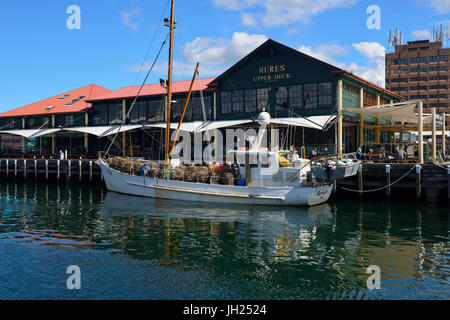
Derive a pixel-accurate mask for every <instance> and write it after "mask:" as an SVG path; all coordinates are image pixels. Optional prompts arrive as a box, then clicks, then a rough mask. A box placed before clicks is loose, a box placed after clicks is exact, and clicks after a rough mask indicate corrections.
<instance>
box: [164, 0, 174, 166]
mask: <svg viewBox="0 0 450 320" xmlns="http://www.w3.org/2000/svg"><path fill="white" fill-rule="evenodd" d="M174 7H175V0H172V5H171V9H170V20H169V21H168V23H169V28H170V31H169V33H170V39H169V70H168V72H169V76H168V80H167V81H168V84H167V112H166V115H167V127H166V164H167V165H169V163H170V158H169V148H170V106H171V104H172V63H173V61H172V57H173V29H174V24H175V21H174V13H173V11H174Z"/></svg>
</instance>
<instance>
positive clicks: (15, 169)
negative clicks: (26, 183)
mask: <svg viewBox="0 0 450 320" xmlns="http://www.w3.org/2000/svg"><path fill="white" fill-rule="evenodd" d="M16 177H17V159H14V178H16Z"/></svg>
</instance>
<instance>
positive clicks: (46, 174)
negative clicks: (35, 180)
mask: <svg viewBox="0 0 450 320" xmlns="http://www.w3.org/2000/svg"><path fill="white" fill-rule="evenodd" d="M45 180H48V160H45Z"/></svg>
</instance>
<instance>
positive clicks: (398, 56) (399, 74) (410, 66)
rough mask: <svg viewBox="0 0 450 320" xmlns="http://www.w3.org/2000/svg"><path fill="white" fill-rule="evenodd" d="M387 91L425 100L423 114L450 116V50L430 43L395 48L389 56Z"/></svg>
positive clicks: (422, 41) (440, 43)
mask: <svg viewBox="0 0 450 320" xmlns="http://www.w3.org/2000/svg"><path fill="white" fill-rule="evenodd" d="M386 89H388V90H390V91H393V92H395V93H398V94H400V95H401V96H403V97H404V98H405V99H407V100H415V99H420V100H422V101H423V106H424V112H427V113H429V112H431V109H430V108H436V111H437V112H438V113H444V112H445V113H450V48H443V47H442V42H430V41H429V40H421V41H409V42H408V43H407V44H406V45H396V46H395V52H393V53H386Z"/></svg>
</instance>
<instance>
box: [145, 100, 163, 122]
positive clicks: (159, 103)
mask: <svg viewBox="0 0 450 320" xmlns="http://www.w3.org/2000/svg"><path fill="white" fill-rule="evenodd" d="M164 109H165V103H164V99H161V100H150V101H148V121H150V122H161V121H164V118H165V113H164Z"/></svg>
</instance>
